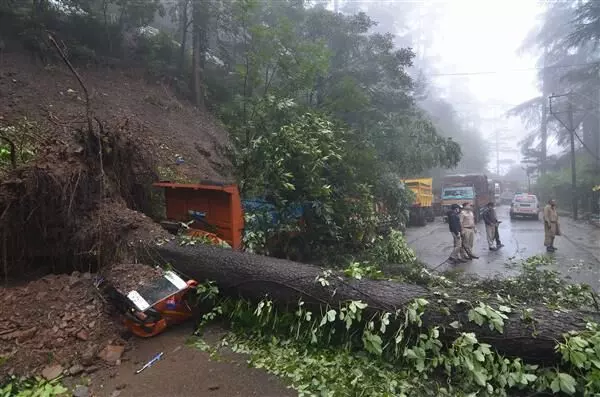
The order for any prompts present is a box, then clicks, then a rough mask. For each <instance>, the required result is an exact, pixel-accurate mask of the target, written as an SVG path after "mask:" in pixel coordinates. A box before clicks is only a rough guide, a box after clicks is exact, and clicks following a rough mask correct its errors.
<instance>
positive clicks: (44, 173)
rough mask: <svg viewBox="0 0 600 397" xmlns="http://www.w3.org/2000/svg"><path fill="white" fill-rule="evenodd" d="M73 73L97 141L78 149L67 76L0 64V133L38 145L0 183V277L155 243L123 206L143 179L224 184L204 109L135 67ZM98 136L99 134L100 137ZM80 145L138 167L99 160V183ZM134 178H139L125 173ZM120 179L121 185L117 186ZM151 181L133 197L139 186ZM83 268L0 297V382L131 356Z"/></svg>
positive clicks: (77, 112) (79, 122)
mask: <svg viewBox="0 0 600 397" xmlns="http://www.w3.org/2000/svg"><path fill="white" fill-rule="evenodd" d="M75 66H76V69H77V70H78V72H79V74H80V75H81V77H82V79H83V81H84V82H85V85H86V87H87V88H88V91H89V93H90V104H91V111H92V112H91V115H92V117H93V120H94V121H93V124H94V130H95V132H94V134H98V136H99V138H98V139H96V138H94V134H88V138H87V139H88V140H87V142H84V143H82V139H81V138H82V136H83V135H84V134H82V131H85V130H86V125H87V123H86V117H85V116H86V112H85V95H84V93H83V90H82V88H81V87H80V86H79V84H78V83H77V80H76V79H75V77H74V76H73V74H72V73H71V72H70V71H69V70H68V68H67V67H66V66H65V65H63V64H52V65H46V66H43V65H40V64H39V63H36V62H34V60H33V59H32V57H30V56H28V55H27V54H23V53H19V52H7V51H4V52H3V53H2V54H1V56H0V127H5V126H10V125H16V124H18V123H19V122H22V121H23V120H25V119H26V120H28V121H30V122H33V123H34V124H35V126H36V128H35V131H34V133H36V134H37V133H39V134H40V135H39V137H34V138H39V139H37V141H36V142H35V143H37V144H38V149H39V150H38V153H37V156H36V158H35V159H34V160H32V161H30V162H29V163H27V164H26V165H24V166H20V168H18V169H17V170H15V171H12V172H10V173H9V174H8V175H7V174H4V173H3V174H2V175H1V176H0V214H1V216H0V226H1V228H0V229H1V230H2V231H1V233H0V235H1V236H3V239H4V247H5V249H6V247H7V246H8V247H9V249H8V255H6V251H5V252H4V255H3V256H2V258H3V264H4V265H3V266H4V267H3V268H2V269H0V275H2V274H3V275H4V277H6V274H7V273H6V271H8V274H18V273H19V271H20V270H21V269H23V268H25V267H28V268H31V269H39V270H40V271H39V273H41V274H43V273H47V272H55V271H56V269H57V268H56V267H55V266H56V261H57V260H59V261H61V260H63V259H64V262H65V267H66V268H68V267H69V266H70V264H71V262H72V258H67V257H66V256H65V255H61V254H63V253H65V252H70V253H73V255H81V258H88V257H90V258H92V259H93V258H94V257H95V256H98V255H97V252H99V251H100V249H104V251H105V252H106V251H108V250H110V249H111V248H113V247H114V249H113V251H114V252H117V251H118V252H117V253H119V254H120V250H121V249H123V250H125V251H126V250H127V247H129V246H132V244H133V243H135V242H136V241H150V240H154V239H156V238H165V237H167V236H168V234H167V233H166V232H165V231H164V230H163V229H162V228H161V227H160V226H159V225H158V224H156V223H155V222H153V221H152V220H151V219H150V218H149V217H148V216H146V215H144V214H142V213H140V212H137V211H135V210H134V209H133V208H134V207H133V206H132V205H131V203H132V202H135V198H136V197H135V196H136V194H137V193H139V191H137V190H136V191H134V190H129V191H126V190H127V189H129V188H132V187H133V188H136V189H137V187H138V185H139V184H140V183H141V182H146V181H148V176H153V175H158V177H157V178H155V179H159V178H160V179H161V180H176V181H184V182H198V181H201V180H211V181H218V182H225V183H227V182H232V181H233V177H232V175H233V174H232V167H231V163H230V162H229V160H228V159H227V153H228V152H229V141H228V137H227V134H226V132H225V130H224V129H223V128H222V127H221V126H220V125H219V123H218V122H217V121H216V120H215V119H214V118H213V117H212V116H211V115H210V114H209V113H208V112H207V111H205V110H199V109H196V108H195V107H193V106H192V105H191V104H189V103H188V102H186V101H185V100H180V99H178V98H177V97H176V96H175V94H174V93H173V91H172V90H171V89H170V88H169V87H168V86H167V85H166V84H163V83H161V82H160V81H155V80H150V81H149V80H148V76H147V75H146V74H145V72H144V71H143V70H141V69H136V68H131V67H128V68H127V69H119V68H118V67H112V68H111V67H104V66H102V67H99V66H93V67H83V66H81V65H75ZM96 120H97V121H96ZM103 129H106V130H109V131H107V132H109V133H108V134H106V135H102V134H101V133H103V132H104V131H103ZM121 136H122V139H121V138H120V137H121ZM90 137H91V139H90ZM104 139H106V142H101V141H102V140H104ZM34 140H35V139H34ZM90 142H91V143H92V144H94V143H96V144H98V145H99V146H100V149H101V150H100V152H102V150H104V152H103V153H104V156H107V158H110V157H111V156H112V157H113V158H114V157H118V156H117V155H116V154H115V153H118V154H119V155H120V156H121V158H118V159H117V160H123V157H124V156H125V157H127V154H128V153H132V154H135V155H136V156H139V157H142V159H141V160H142V161H137V160H138V159H137V158H136V159H135V160H136V161H129V162H123V163H119V162H118V161H113V162H112V163H110V164H107V163H104V170H105V171H106V172H107V173H106V175H104V174H103V173H100V172H99V171H101V170H103V168H102V161H99V162H97V160H98V157H99V156H97V155H95V154H94V153H98V152H97V151H96V152H94V151H93V150H92V151H90V145H89V143H90ZM109 143H110V144H113V143H115V145H116V146H110V145H109ZM86 144H88V146H85V145H86ZM119 145H122V146H119ZM109 146H110V147H109ZM107 148H108V149H110V150H112V152H107ZM94 156H95V157H94ZM92 158H93V159H95V161H96V162H95V163H92V162H90V159H92ZM100 158H102V156H100ZM125 160H127V159H125ZM146 160H147V161H146ZM119 164H125V166H120V165H119ZM138 166H139V170H138ZM108 167H110V169H109V168H108ZM150 167H152V169H150ZM124 168H129V169H131V170H132V171H129V170H125V171H123V169H124ZM140 174H143V175H144V177H140V178H138V179H136V178H134V177H133V176H131V175H140ZM122 175H127V176H130V177H131V178H130V180H128V181H125V182H123V181H119V176H122ZM101 178H106V179H107V181H106V183H104V182H99V181H101V180H102V179H101ZM111 178H112V179H111ZM134 179H135V180H134ZM151 181H152V178H150V183H148V184H146V185H148V186H144V188H148V189H150V184H151ZM120 182H122V183H120ZM85 184H90V185H91V184H95V185H94V186H93V188H88V186H82V185H85ZM45 186H50V187H52V189H54V190H53V191H47V190H48V189H46V188H45ZM137 201H138V203H136V204H139V201H140V200H137ZM142 201H143V200H142ZM139 207H141V206H139V205H138V208H139ZM40 209H42V210H40ZM53 209H56V210H53ZM5 215H6V216H5ZM19 222H20V223H19ZM67 234H68V236H66V235H67ZM19 236H23V237H19ZM7 239H8V240H9V242H8V245H7V244H6V240H7ZM75 243H76V244H75ZM75 245H76V246H75ZM0 246H1V245H0ZM11 247H12V250H11ZM106 247H109V248H108V249H107V248H106ZM116 256H117V255H115V257H116ZM7 258H8V261H9V262H10V263H8V266H7V265H6V259H7ZM24 258H25V259H24ZM86 260H87V259H84V260H78V261H77V264H78V265H77V266H78V267H77V270H78V271H79V272H75V273H73V274H70V271H69V272H68V274H62V275H54V274H50V275H46V276H43V277H39V275H36V276H35V278H36V280H35V281H31V282H29V283H25V284H21V285H18V286H12V287H4V288H0V289H1V290H2V291H1V292H2V298H0V307H1V308H2V310H0V378H3V377H4V376H5V375H7V374H9V373H14V374H17V375H27V374H40V373H41V372H42V371H43V370H44V369H47V368H48V366H53V365H60V366H61V367H62V369H63V370H64V371H66V372H67V373H69V372H70V371H71V372H74V373H86V372H89V373H93V372H96V371H98V370H100V371H102V368H103V367H104V366H111V365H115V363H114V362H113V363H107V362H106V360H101V359H99V358H98V353H99V351H101V350H102V349H104V348H106V347H107V346H112V347H116V350H118V348H119V346H127V348H130V347H131V343H128V342H126V341H125V340H124V339H123V338H122V331H123V330H122V329H121V327H120V325H119V323H118V322H115V319H114V318H113V316H112V315H111V314H110V313H108V312H107V310H106V305H105V304H104V302H103V300H102V298H101V297H99V296H98V295H97V293H96V292H95V289H94V288H93V286H92V284H91V275H90V273H88V272H89V271H90V270H92V269H93V267H94V263H93V262H91V261H90V262H89V269H88V265H87V262H86ZM51 261H52V264H51V265H50V264H49V263H50V262H51ZM25 262H26V263H25ZM45 262H46V263H48V265H47V266H46V265H45ZM82 266H83V267H84V268H85V269H88V270H85V269H84V268H82ZM7 269H8V270H7ZM71 270H73V267H72V266H71ZM11 271H12V273H11ZM60 271H63V272H66V271H65V270H64V269H62V270H60ZM39 273H38V274H39ZM28 277H30V275H28ZM2 281H6V280H2ZM126 354H127V353H126ZM0 381H1V379H0ZM126 395H127V394H126ZM161 395H164V394H161Z"/></svg>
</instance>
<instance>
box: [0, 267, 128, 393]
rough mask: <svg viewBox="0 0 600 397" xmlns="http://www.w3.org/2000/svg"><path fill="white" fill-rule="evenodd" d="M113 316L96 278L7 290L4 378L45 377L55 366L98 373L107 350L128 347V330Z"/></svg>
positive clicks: (1, 331) (49, 280)
mask: <svg viewBox="0 0 600 397" xmlns="http://www.w3.org/2000/svg"><path fill="white" fill-rule="evenodd" d="M107 311H108V310H107V308H106V307H105V304H104V301H103V298H102V297H101V296H100V295H99V294H98V292H97V290H96V288H95V287H94V286H93V282H92V276H91V275H90V273H83V274H80V273H78V272H75V273H73V274H72V275H70V276H69V275H47V276H45V277H43V278H41V279H39V280H36V281H34V282H30V283H28V284H27V285H25V286H21V287H14V288H6V289H4V290H3V299H2V310H1V311H0V374H4V375H6V374H8V375H10V374H13V373H14V374H16V375H27V374H40V373H41V372H42V371H43V370H44V369H47V368H51V367H52V366H55V365H60V366H61V367H62V368H63V369H64V370H67V371H68V370H71V372H83V371H88V372H91V371H93V370H94V369H97V366H98V365H99V364H100V363H103V362H105V361H104V360H102V359H100V358H99V357H98V355H99V353H101V352H102V350H105V348H106V346H113V347H112V348H108V349H109V350H110V349H115V347H114V346H123V345H124V344H125V342H124V341H123V340H122V339H121V337H120V333H121V332H122V327H121V326H120V325H119V324H118V323H117V322H116V321H115V320H114V318H113V317H112V316H111V315H109V314H108V313H107ZM116 349H117V350H119V349H120V348H116ZM105 351H106V350H105ZM100 355H101V356H102V354H100ZM104 357H106V356H104ZM2 377H3V375H0V378H2ZM1 380H2V379H0V382H1Z"/></svg>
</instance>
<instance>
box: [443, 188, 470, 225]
mask: <svg viewBox="0 0 600 397" xmlns="http://www.w3.org/2000/svg"><path fill="white" fill-rule="evenodd" d="M464 203H469V204H470V205H471V206H473V208H476V201H475V189H474V188H473V186H446V187H444V188H443V189H442V211H443V213H444V215H445V214H447V213H448V211H450V208H451V207H452V205H454V204H458V205H460V206H462V205H463V204H464ZM444 219H445V218H444Z"/></svg>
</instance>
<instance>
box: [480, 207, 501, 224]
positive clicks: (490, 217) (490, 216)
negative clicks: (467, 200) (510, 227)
mask: <svg viewBox="0 0 600 397" xmlns="http://www.w3.org/2000/svg"><path fill="white" fill-rule="evenodd" d="M483 221H484V222H485V224H486V225H488V226H491V225H495V224H497V223H498V218H496V210H494V209H493V208H488V209H486V210H485V211H483Z"/></svg>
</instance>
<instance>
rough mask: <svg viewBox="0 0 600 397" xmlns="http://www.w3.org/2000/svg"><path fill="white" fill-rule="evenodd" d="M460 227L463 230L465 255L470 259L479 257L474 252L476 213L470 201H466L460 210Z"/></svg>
mask: <svg viewBox="0 0 600 397" xmlns="http://www.w3.org/2000/svg"><path fill="white" fill-rule="evenodd" d="M460 227H461V230H462V235H461V238H462V247H463V251H464V252H463V255H464V257H465V258H466V259H467V260H469V259H479V257H478V256H475V255H474V254H473V243H474V242H475V215H474V214H473V207H471V204H470V203H464V204H463V207H462V211H461V212H460Z"/></svg>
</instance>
